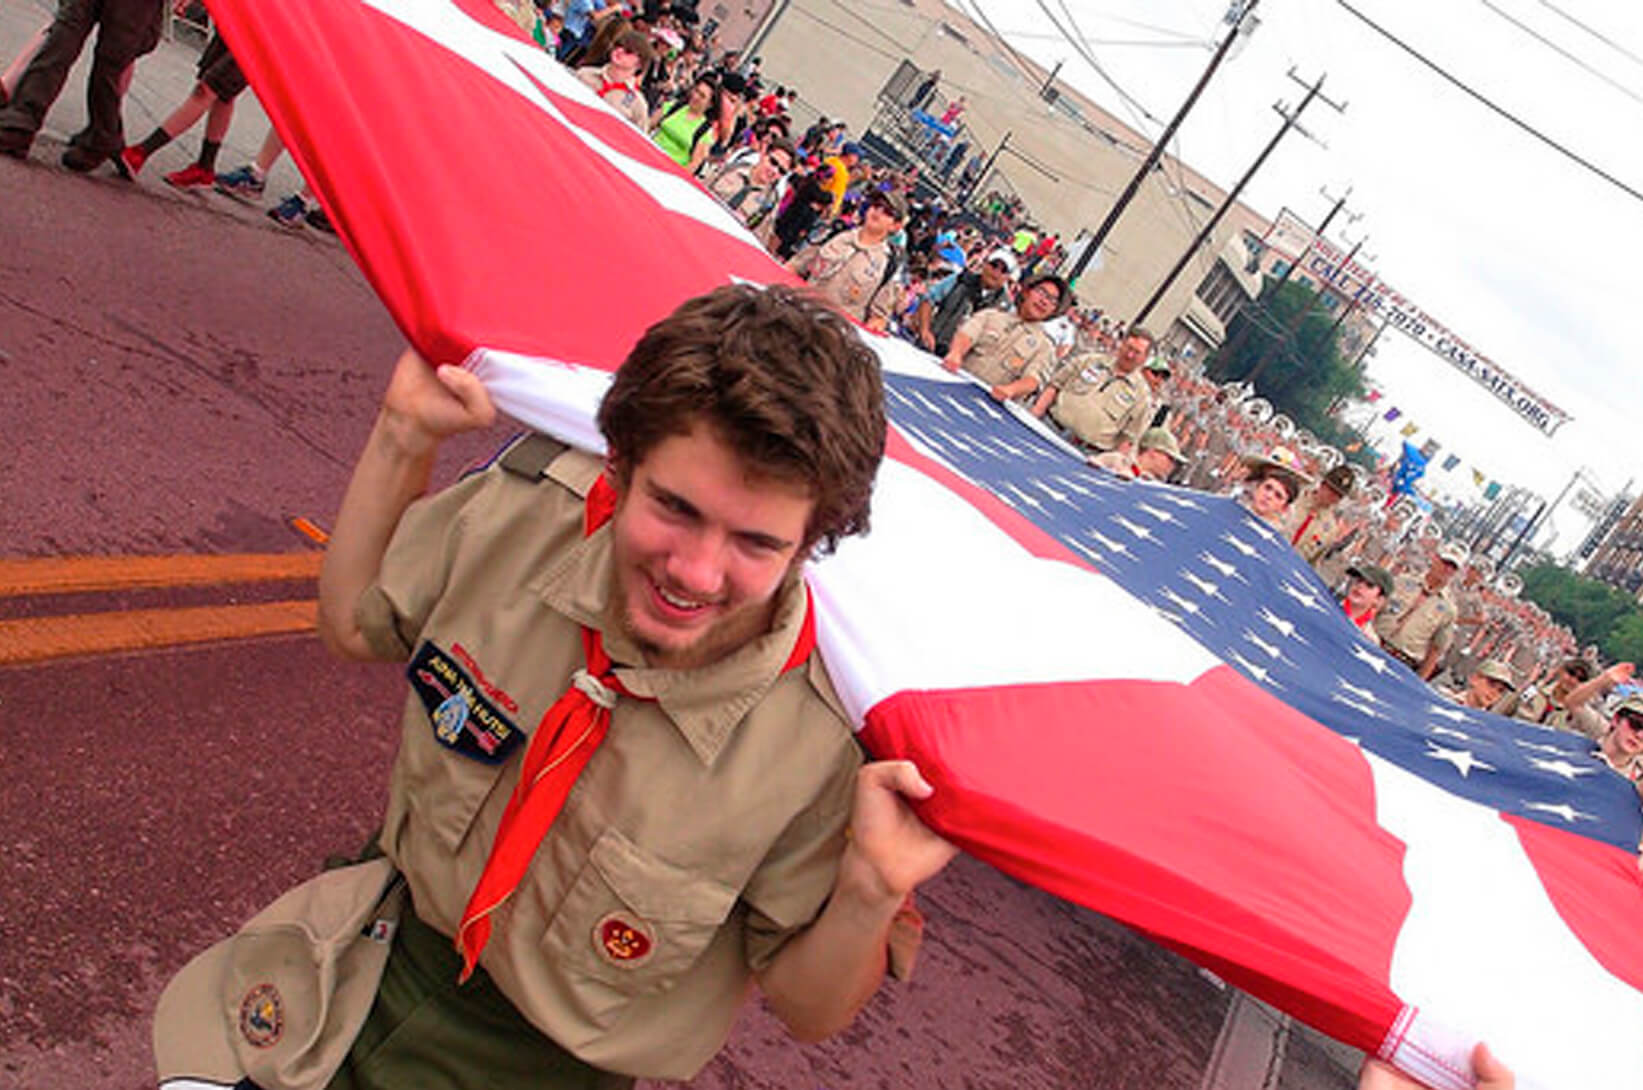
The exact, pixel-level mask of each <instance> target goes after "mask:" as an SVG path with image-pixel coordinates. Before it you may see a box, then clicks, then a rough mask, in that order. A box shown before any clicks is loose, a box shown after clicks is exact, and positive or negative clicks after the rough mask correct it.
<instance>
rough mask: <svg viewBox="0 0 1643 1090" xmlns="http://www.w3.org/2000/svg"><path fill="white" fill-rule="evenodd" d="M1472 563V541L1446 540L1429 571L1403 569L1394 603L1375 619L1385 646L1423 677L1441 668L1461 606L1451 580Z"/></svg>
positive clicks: (1395, 592)
mask: <svg viewBox="0 0 1643 1090" xmlns="http://www.w3.org/2000/svg"><path fill="white" fill-rule="evenodd" d="M1464 563H1466V546H1464V545H1462V544H1461V543H1460V542H1458V541H1446V542H1444V543H1443V544H1442V545H1439V546H1438V551H1437V555H1436V556H1434V557H1433V558H1432V563H1431V565H1430V566H1429V567H1428V568H1427V569H1426V574H1425V575H1424V576H1420V577H1417V576H1413V575H1400V576H1398V577H1397V579H1396V580H1394V582H1393V588H1392V604H1391V605H1389V606H1388V607H1387V608H1386V609H1385V610H1383V611H1382V612H1381V615H1380V617H1378V618H1377V619H1376V621H1375V631H1376V632H1377V633H1378V634H1379V635H1380V637H1381V646H1382V647H1384V648H1386V650H1387V652H1388V653H1390V654H1391V655H1392V657H1393V658H1396V659H1399V660H1401V661H1402V662H1403V663H1404V664H1405V665H1406V666H1408V667H1409V668H1410V669H1411V670H1413V671H1415V673H1416V674H1418V675H1419V676H1420V678H1421V680H1422V681H1430V680H1432V675H1433V674H1435V673H1437V672H1438V658H1439V656H1440V655H1442V654H1443V651H1444V648H1446V647H1448V646H1449V641H1450V640H1451V639H1453V638H1454V631H1455V616H1456V614H1457V612H1458V610H1457V609H1456V607H1455V599H1454V597H1453V596H1452V595H1451V594H1450V592H1449V581H1450V580H1452V579H1453V578H1454V577H1455V573H1456V572H1457V571H1459V570H1460V566H1461V565H1462V564H1464Z"/></svg>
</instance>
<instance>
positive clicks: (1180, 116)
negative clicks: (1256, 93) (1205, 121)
mask: <svg viewBox="0 0 1643 1090" xmlns="http://www.w3.org/2000/svg"><path fill="white" fill-rule="evenodd" d="M1258 2H1259V0H1249V3H1247V4H1245V5H1244V7H1243V10H1242V11H1240V12H1238V14H1237V17H1236V18H1235V19H1233V21H1232V28H1231V29H1230V30H1228V31H1227V36H1226V37H1225V38H1223V39H1222V40H1221V45H1220V47H1219V48H1217V49H1216V50H1215V55H1214V56H1213V57H1211V58H1210V60H1209V67H1207V68H1205V69H1204V74H1203V75H1201V76H1199V77H1198V83H1197V85H1196V86H1194V87H1193V89H1192V92H1191V93H1190V94H1188V95H1187V100H1186V101H1185V102H1183V103H1181V108H1180V109H1179V110H1177V111H1176V112H1175V116H1174V117H1172V118H1170V122H1169V124H1168V125H1166V126H1164V131H1163V133H1162V134H1161V135H1160V136H1159V137H1158V140H1157V141H1156V142H1155V143H1154V144H1153V145H1152V150H1151V151H1149V152H1148V153H1147V157H1146V159H1144V160H1142V162H1141V165H1140V166H1139V167H1137V168H1136V171H1135V174H1134V175H1133V176H1132V177H1131V178H1130V181H1129V184H1128V185H1126V186H1125V187H1124V192H1122V193H1120V194H1119V195H1118V200H1117V201H1115V202H1114V203H1113V206H1112V208H1111V209H1110V210H1108V212H1107V218H1106V219H1104V220H1102V221H1101V226H1100V227H1097V228H1096V229H1095V234H1094V235H1092V236H1091V237H1090V244H1089V246H1088V247H1086V248H1085V250H1084V253H1083V256H1081V257H1080V258H1079V259H1078V264H1076V265H1074V266H1073V269H1072V272H1070V273H1068V274H1067V283H1069V284H1071V285H1072V286H1073V287H1075V288H1076V287H1077V286H1078V278H1079V277H1080V276H1083V275H1084V269H1085V268H1086V267H1087V266H1088V265H1089V263H1090V259H1091V258H1093V257H1094V256H1095V253H1096V251H1097V250H1099V249H1101V246H1102V244H1103V243H1105V242H1106V241H1107V236H1108V235H1109V234H1111V233H1112V229H1113V227H1114V226H1116V225H1117V223H1118V217H1120V216H1122V215H1123V214H1124V209H1126V208H1128V207H1129V206H1130V201H1132V200H1134V199H1135V194H1136V192H1137V191H1138V190H1140V188H1141V183H1142V182H1144V181H1146V180H1147V175H1149V174H1151V173H1152V168H1153V167H1155V166H1157V165H1158V160H1159V159H1161V158H1163V155H1164V150H1165V149H1166V148H1168V147H1169V142H1170V139H1171V138H1172V137H1174V136H1175V130H1176V129H1178V128H1180V127H1181V122H1183V121H1185V120H1186V119H1187V113H1188V111H1190V110H1191V109H1192V107H1193V106H1194V105H1195V104H1196V103H1197V102H1198V96H1199V95H1200V94H1202V93H1203V91H1204V88H1205V87H1207V86H1209V78H1210V77H1211V76H1213V75H1214V74H1215V70H1216V69H1217V68H1219V67H1221V61H1223V60H1224V59H1226V55H1227V51H1228V50H1230V49H1231V48H1232V43H1233V42H1235V41H1237V40H1238V35H1239V34H1240V33H1241V32H1242V31H1243V28H1244V24H1245V22H1246V21H1248V20H1249V17H1250V14H1251V13H1252V12H1254V10H1255V5H1256V4H1257V3H1258ZM1252 29H1253V27H1252ZM1058 67H1059V66H1058Z"/></svg>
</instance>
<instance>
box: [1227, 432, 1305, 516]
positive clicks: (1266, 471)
mask: <svg viewBox="0 0 1643 1090" xmlns="http://www.w3.org/2000/svg"><path fill="white" fill-rule="evenodd" d="M1242 462H1243V467H1244V472H1245V476H1244V479H1243V481H1242V482H1241V483H1240V486H1239V487H1240V488H1241V489H1242V491H1243V496H1242V501H1241V502H1242V503H1243V505H1244V506H1245V507H1247V508H1248V509H1249V513H1250V514H1252V515H1254V516H1255V517H1256V518H1258V519H1260V520H1261V521H1262V522H1266V523H1269V524H1271V525H1273V526H1276V527H1279V528H1280V529H1281V528H1282V527H1283V524H1284V518H1285V516H1286V515H1288V514H1289V508H1290V506H1291V505H1292V504H1293V503H1294V502H1295V501H1296V500H1297V499H1299V498H1300V495H1301V493H1302V492H1303V491H1305V489H1306V487H1307V485H1309V484H1311V483H1312V482H1311V481H1310V480H1309V479H1308V478H1307V477H1306V475H1305V474H1303V473H1302V472H1301V466H1300V460H1299V459H1297V458H1296V457H1295V452H1294V451H1292V450H1290V449H1289V448H1288V447H1273V448H1272V453H1271V454H1265V455H1262V454H1252V455H1250V456H1249V457H1247V458H1244V459H1243V460H1242Z"/></svg>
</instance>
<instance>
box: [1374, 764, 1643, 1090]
mask: <svg viewBox="0 0 1643 1090" xmlns="http://www.w3.org/2000/svg"><path fill="white" fill-rule="evenodd" d="M1364 756H1365V757H1366V758H1367V759H1368V761H1369V766H1370V768H1371V769H1372V770H1373V773H1374V777H1375V806H1376V820H1377V821H1378V822H1379V824H1380V825H1381V827H1382V828H1384V829H1386V830H1387V831H1388V832H1390V833H1392V834H1393V835H1394V836H1396V837H1398V838H1399V839H1400V840H1402V841H1403V842H1404V844H1405V845H1407V848H1408V850H1407V852H1406V854H1405V856H1404V864H1403V869H1404V880H1405V882H1407V884H1408V886H1409V892H1410V895H1411V898H1412V904H1411V906H1410V910H1409V915H1408V917H1407V919H1405V921H1404V924H1403V927H1402V929H1401V930H1400V931H1399V933H1398V940H1397V944H1396V946H1395V948H1394V952H1393V958H1392V967H1391V974H1390V975H1391V979H1390V981H1389V983H1390V984H1391V986H1392V990H1393V992H1394V993H1396V994H1397V996H1398V997H1399V998H1400V999H1402V1000H1403V1001H1404V1002H1405V1003H1408V1004H1411V1005H1412V1006H1414V1007H1416V1008H1417V1011H1418V1013H1417V1014H1416V1016H1415V1019H1414V1025H1413V1027H1412V1028H1411V1029H1410V1031H1409V1033H1408V1035H1407V1038H1406V1040H1407V1042H1408V1045H1407V1048H1406V1055H1405V1057H1403V1058H1400V1057H1397V1056H1393V1057H1392V1059H1393V1060H1394V1061H1395V1062H1398V1063H1399V1066H1405V1067H1409V1068H1410V1069H1411V1070H1412V1071H1413V1072H1416V1073H1418V1072H1419V1071H1420V1070H1421V1068H1420V1067H1419V1066H1411V1065H1414V1064H1416V1063H1417V1061H1418V1053H1419V1052H1421V1051H1426V1050H1430V1051H1432V1052H1442V1051H1443V1050H1444V1049H1446V1048H1447V1049H1449V1050H1450V1052H1451V1055H1449V1057H1448V1059H1449V1060H1450V1062H1453V1063H1459V1064H1466V1063H1467V1062H1468V1054H1469V1052H1470V1050H1471V1042H1470V1041H1466V1042H1460V1041H1457V1040H1456V1039H1455V1037H1454V1035H1453V1034H1451V1033H1449V1032H1447V1031H1445V1030H1444V1029H1442V1027H1443V1026H1446V1025H1448V1026H1453V1025H1465V1026H1467V1027H1469V1029H1471V1030H1473V1031H1475V1032H1477V1033H1478V1034H1480V1035H1481V1038H1482V1039H1483V1040H1485V1041H1487V1042H1488V1043H1489V1046H1490V1048H1491V1049H1492V1050H1493V1051H1494V1052H1495V1054H1496V1055H1497V1056H1499V1057H1500V1058H1501V1059H1502V1060H1504V1061H1505V1062H1506V1063H1507V1064H1509V1065H1510V1066H1511V1067H1512V1068H1514V1069H1515V1071H1516V1072H1517V1075H1518V1086H1519V1088H1520V1090H1529V1088H1530V1087H1536V1086H1539V1087H1545V1088H1546V1090H1637V1088H1638V1087H1639V1086H1643V1033H1640V1032H1639V1027H1643V994H1640V993H1639V992H1637V991H1635V990H1634V989H1632V988H1631V987H1629V986H1628V985H1627V984H1626V983H1624V982H1623V981H1621V980H1619V979H1617V978H1616V977H1615V976H1614V975H1613V974H1611V973H1610V972H1609V971H1608V970H1607V969H1605V968H1604V967H1603V966H1602V965H1601V964H1600V963H1599V962H1598V961H1597V960H1596V959H1595V958H1594V957H1592V955H1591V953H1590V952H1589V951H1588V950H1587V949H1586V948H1585V946H1584V945H1582V944H1581V942H1580V940H1579V939H1578V938H1577V937H1576V936H1575V935H1574V934H1573V932H1571V931H1570V930H1569V927H1568V925H1566V924H1565V923H1564V922H1563V920H1562V919H1561V918H1560V917H1559V916H1558V914H1557V910H1556V909H1555V908H1554V907H1553V905H1552V902H1551V900H1550V898H1549V897H1548V896H1547V895H1546V891H1545V887H1544V886H1543V885H1542V884H1541V881H1540V878H1539V877H1538V875H1537V874H1536V873H1535V868H1534V866H1533V864H1532V863H1531V862H1530V861H1529V858H1528V856H1526V855H1525V854H1524V851H1523V846H1522V843H1521V842H1520V841H1519V840H1518V837H1517V833H1516V832H1515V830H1514V829H1513V828H1512V826H1511V825H1509V824H1507V823H1506V822H1505V821H1503V820H1502V819H1501V818H1500V815H1499V814H1498V813H1496V812H1495V811H1494V810H1492V809H1490V808H1488V807H1485V806H1479V805H1477V804H1476V803H1472V802H1468V801H1466V800H1465V799H1462V798H1460V797H1458V796H1455V795H1451V794H1449V793H1448V792H1446V791H1443V790H1441V789H1440V788H1438V787H1435V786H1433V785H1432V784H1430V783H1427V782H1426V781H1425V780H1422V779H1420V778H1418V777H1416V776H1413V775H1411V774H1410V773H1408V772H1405V771H1403V770H1402V769H1400V768H1398V767H1397V766H1396V765H1393V764H1390V763H1388V762H1387V761H1384V760H1381V759H1380V758H1377V757H1375V756H1373V755H1372V754H1368V753H1366V754H1365V755H1364ZM1639 926H1643V921H1639ZM1457 1049H1458V1054H1454V1053H1455V1052H1456V1050H1457ZM1537 1072H1548V1073H1549V1072H1557V1073H1558V1075H1557V1078H1556V1081H1553V1080H1551V1079H1549V1078H1546V1077H1545V1076H1540V1077H1538V1078H1537ZM1434 1085H1436V1084H1434Z"/></svg>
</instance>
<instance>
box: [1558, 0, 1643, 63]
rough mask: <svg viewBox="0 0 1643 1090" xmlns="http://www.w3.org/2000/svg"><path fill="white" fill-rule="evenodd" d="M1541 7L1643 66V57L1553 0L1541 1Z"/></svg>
mask: <svg viewBox="0 0 1643 1090" xmlns="http://www.w3.org/2000/svg"><path fill="white" fill-rule="evenodd" d="M1540 6H1541V7H1543V8H1545V9H1546V10H1547V11H1549V12H1551V13H1552V14H1553V15H1556V16H1559V17H1560V18H1562V19H1564V20H1566V21H1568V22H1570V23H1573V24H1574V25H1575V26H1577V27H1579V28H1580V29H1581V30H1584V31H1585V32H1586V33H1587V34H1590V35H1591V36H1592V37H1594V38H1596V39H1597V40H1598V41H1600V42H1602V43H1603V44H1604V45H1606V46H1608V47H1609V48H1610V49H1612V50H1614V51H1615V52H1616V53H1619V54H1620V55H1621V56H1622V57H1625V58H1626V59H1627V60H1630V61H1631V62H1632V63H1634V64H1638V65H1643V57H1639V56H1638V55H1637V54H1636V53H1633V52H1632V51H1631V50H1629V49H1627V48H1626V47H1625V46H1623V45H1621V44H1620V43H1619V42H1617V41H1615V40H1614V39H1613V38H1610V37H1608V36H1607V35H1605V34H1604V33H1603V32H1602V31H1600V30H1595V29H1593V28H1592V27H1589V26H1587V25H1586V24H1585V23H1583V22H1581V21H1580V20H1579V19H1576V18H1575V17H1574V16H1573V15H1570V14H1569V13H1568V12H1566V11H1564V10H1563V9H1562V8H1560V7H1558V6H1557V5H1556V4H1554V3H1551V0H1540Z"/></svg>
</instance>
